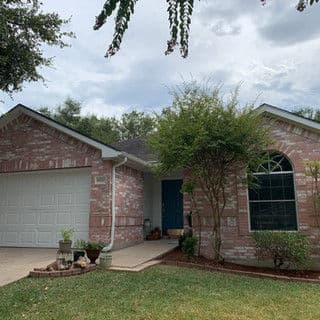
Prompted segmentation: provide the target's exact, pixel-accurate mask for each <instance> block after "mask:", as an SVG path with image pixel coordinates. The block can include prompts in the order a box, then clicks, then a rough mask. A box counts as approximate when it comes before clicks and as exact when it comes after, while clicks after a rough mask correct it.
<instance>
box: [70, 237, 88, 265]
mask: <svg viewBox="0 0 320 320" xmlns="http://www.w3.org/2000/svg"><path fill="white" fill-rule="evenodd" d="M85 244H86V242H85V241H84V240H81V239H77V241H76V242H75V243H74V245H73V250H72V251H73V261H78V259H79V258H80V257H84V256H85V254H86V253H85V251H84V247H85Z"/></svg>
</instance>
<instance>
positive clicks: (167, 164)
mask: <svg viewBox="0 0 320 320" xmlns="http://www.w3.org/2000/svg"><path fill="white" fill-rule="evenodd" d="M156 120H157V126H156V128H157V130H156V131H154V133H153V134H151V136H150V138H149V140H150V141H149V143H150V146H151V148H152V149H153V150H154V151H155V152H156V153H157V156H158V164H157V166H156V167H155V170H156V171H157V172H158V173H159V174H162V175H166V174H168V173H173V172H177V171H184V172H185V174H186V176H187V180H188V182H189V183H191V184H192V185H193V186H197V187H198V188H200V190H201V191H202V193H203V195H204V197H205V199H206V200H207V202H208V205H209V207H210V213H211V221H212V229H211V236H212V247H213V251H214V258H215V259H216V260H221V258H222V256H221V253H220V249H221V243H222V239H221V218H222V215H223V212H224V209H225V206H226V203H227V200H228V199H227V198H226V187H227V184H228V181H229V179H230V176H232V175H233V174H234V172H235V171H236V170H239V172H240V171H241V170H242V169H244V168H246V167H247V166H249V164H252V163H254V164H257V163H260V162H262V161H263V160H264V157H263V151H264V150H265V149H266V148H267V146H268V145H269V143H270V141H271V139H270V134H269V131H268V129H267V128H266V127H265V126H264V125H263V122H262V118H261V116H259V115H258V114H257V113H256V112H255V111H254V109H253V108H252V107H246V108H240V107H239V106H238V100H237V96H236V95H234V96H233V98H232V99H231V100H230V101H227V102H226V101H224V100H223V99H222V98H221V96H220V94H219V90H218V89H213V90H212V89H207V88H202V86H200V85H198V84H197V83H191V84H186V85H185V86H183V88H182V90H180V91H178V92H176V93H175V95H174V101H173V104H172V106H171V107H169V108H167V109H165V110H163V112H162V114H160V115H159V116H158V117H157V119H156Z"/></svg>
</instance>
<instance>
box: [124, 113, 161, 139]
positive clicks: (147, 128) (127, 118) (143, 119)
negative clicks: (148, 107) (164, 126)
mask: <svg viewBox="0 0 320 320" xmlns="http://www.w3.org/2000/svg"><path fill="white" fill-rule="evenodd" d="M154 126H155V121H154V118H153V117H151V116H149V115H148V114H146V113H144V112H138V111H132V112H130V113H124V114H123V115H122V116H121V119H120V121H119V123H118V127H119V131H120V136H121V139H122V140H128V139H134V138H139V137H146V136H147V135H148V134H149V133H150V132H152V131H153V130H154Z"/></svg>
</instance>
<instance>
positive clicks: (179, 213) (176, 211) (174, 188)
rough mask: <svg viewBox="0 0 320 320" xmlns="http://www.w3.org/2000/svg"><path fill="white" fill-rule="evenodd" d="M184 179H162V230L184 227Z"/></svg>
mask: <svg viewBox="0 0 320 320" xmlns="http://www.w3.org/2000/svg"><path fill="white" fill-rule="evenodd" d="M181 187H182V180H163V181H162V231H163V232H164V233H166V231H167V230H168V229H183V195H182V193H181V192H180V190H181Z"/></svg>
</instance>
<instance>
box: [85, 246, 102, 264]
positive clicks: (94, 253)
mask: <svg viewBox="0 0 320 320" xmlns="http://www.w3.org/2000/svg"><path fill="white" fill-rule="evenodd" d="M100 251H101V250H100V249H86V253H87V257H88V258H89V260H90V263H92V264H95V263H96V260H97V259H98V258H99V255H100Z"/></svg>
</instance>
